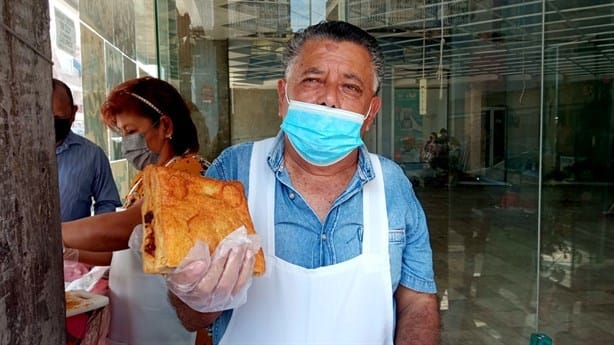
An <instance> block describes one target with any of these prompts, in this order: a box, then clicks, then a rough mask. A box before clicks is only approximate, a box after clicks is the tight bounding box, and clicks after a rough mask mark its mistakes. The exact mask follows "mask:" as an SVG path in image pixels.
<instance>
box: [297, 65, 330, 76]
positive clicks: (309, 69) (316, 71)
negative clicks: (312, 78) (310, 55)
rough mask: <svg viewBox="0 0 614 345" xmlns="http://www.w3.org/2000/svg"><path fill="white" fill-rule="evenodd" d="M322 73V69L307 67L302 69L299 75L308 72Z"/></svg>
mask: <svg viewBox="0 0 614 345" xmlns="http://www.w3.org/2000/svg"><path fill="white" fill-rule="evenodd" d="M322 73H324V71H322V70H321V69H319V68H317V67H309V68H307V69H306V70H304V71H303V73H301V77H303V76H305V75H308V74H322Z"/></svg>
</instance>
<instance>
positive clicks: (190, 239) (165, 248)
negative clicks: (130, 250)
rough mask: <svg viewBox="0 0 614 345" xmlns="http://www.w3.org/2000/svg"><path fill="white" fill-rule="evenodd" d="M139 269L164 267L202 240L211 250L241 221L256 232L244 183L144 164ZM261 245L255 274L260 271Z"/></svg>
mask: <svg viewBox="0 0 614 345" xmlns="http://www.w3.org/2000/svg"><path fill="white" fill-rule="evenodd" d="M143 187H144V195H145V197H144V199H143V205H142V210H141V212H142V215H143V243H142V246H141V250H142V253H143V271H144V272H145V273H168V272H171V271H172V270H173V269H174V268H175V267H177V266H178V265H179V264H180V263H181V261H182V260H183V258H184V257H185V256H186V255H187V254H188V252H189V251H190V249H191V248H192V247H193V246H194V244H195V243H196V240H201V241H203V242H204V243H207V244H208V245H209V251H210V253H213V251H214V250H215V248H216V247H217V246H218V244H219V243H220V241H222V239H224V238H225V237H226V236H227V235H228V234H230V233H231V232H233V231H234V230H236V229H237V228H238V227H240V226H241V225H243V226H245V228H246V229H247V234H248V235H250V234H255V233H256V232H255V230H254V225H253V223H252V220H251V217H250V215H249V211H248V208H247V200H246V198H245V193H244V189H243V185H242V184H241V183H240V182H238V181H221V180H216V179H212V178H208V177H203V176H200V175H193V174H189V173H186V172H182V171H178V170H176V169H171V168H165V167H161V166H152V165H150V166H147V167H146V168H145V169H144V170H143ZM264 269H265V267H264V254H263V252H262V249H260V250H259V251H258V253H257V254H256V262H255V265H254V274H255V275H261V274H262V273H264Z"/></svg>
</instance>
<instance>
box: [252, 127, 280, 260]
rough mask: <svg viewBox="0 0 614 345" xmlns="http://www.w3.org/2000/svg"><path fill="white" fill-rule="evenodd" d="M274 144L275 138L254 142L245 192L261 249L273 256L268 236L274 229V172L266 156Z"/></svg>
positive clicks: (272, 240)
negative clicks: (247, 185) (260, 239)
mask: <svg viewBox="0 0 614 345" xmlns="http://www.w3.org/2000/svg"><path fill="white" fill-rule="evenodd" d="M274 144H275V138H269V139H264V140H260V141H256V142H254V144H253V148H252V157H251V159H250V163H249V191H248V194H247V202H248V206H249V210H250V215H251V217H252V220H253V221H254V226H255V227H256V233H258V234H260V236H261V238H262V239H263V243H262V250H263V251H264V253H266V255H271V256H275V236H269V232H270V231H275V220H274V217H275V212H274V209H275V174H274V173H273V171H271V167H269V165H268V157H269V154H270V152H271V149H272V148H273V145H274ZM270 186H273V188H270ZM262 205H265V207H262ZM255 210H267V212H255ZM268 210H271V211H270V212H269V211H268Z"/></svg>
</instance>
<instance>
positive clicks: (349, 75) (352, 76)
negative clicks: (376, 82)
mask: <svg viewBox="0 0 614 345" xmlns="http://www.w3.org/2000/svg"><path fill="white" fill-rule="evenodd" d="M343 77H344V78H346V79H350V80H354V81H356V82H357V83H358V84H360V86H363V85H364V84H365V83H364V81H363V80H362V78H361V77H360V76H359V75H358V74H355V73H344V74H343Z"/></svg>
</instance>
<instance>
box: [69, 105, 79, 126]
mask: <svg viewBox="0 0 614 345" xmlns="http://www.w3.org/2000/svg"><path fill="white" fill-rule="evenodd" d="M71 110H72V111H71V113H70V122H71V123H72V122H74V121H75V117H76V115H77V110H79V107H78V106H76V105H73V106H72V109H71Z"/></svg>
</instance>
